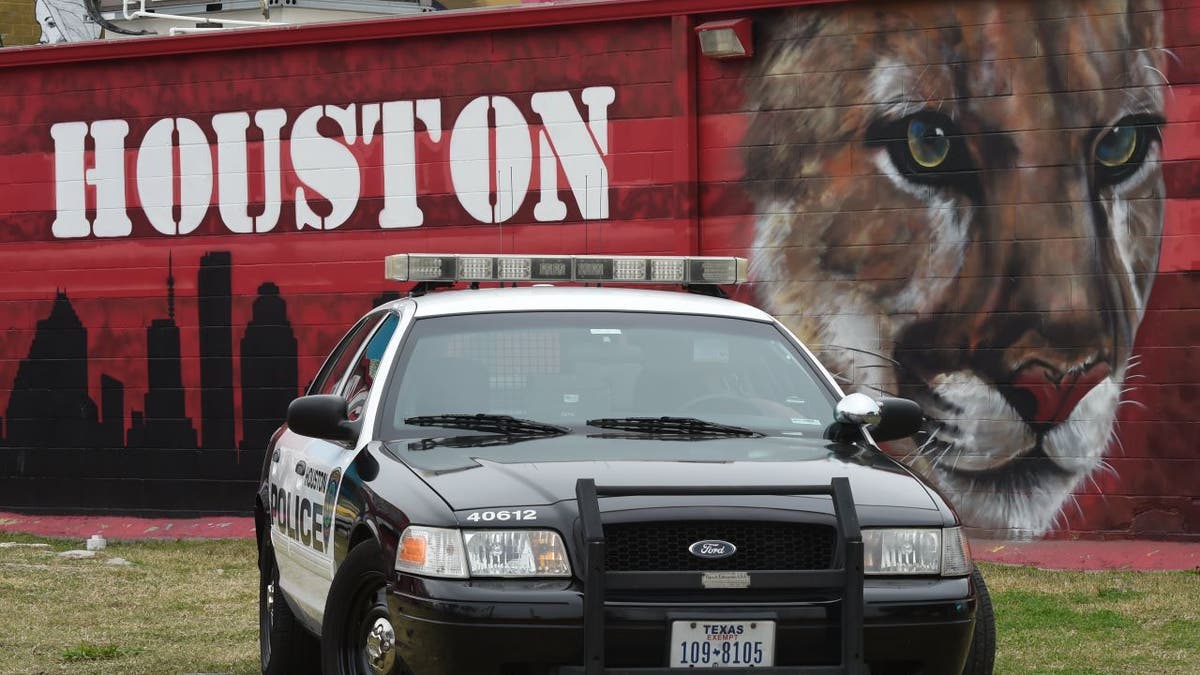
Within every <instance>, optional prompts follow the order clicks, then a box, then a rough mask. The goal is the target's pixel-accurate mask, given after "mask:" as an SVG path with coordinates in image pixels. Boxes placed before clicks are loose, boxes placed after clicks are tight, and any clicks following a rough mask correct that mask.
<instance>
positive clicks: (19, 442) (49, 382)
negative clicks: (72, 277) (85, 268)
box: [4, 290, 98, 448]
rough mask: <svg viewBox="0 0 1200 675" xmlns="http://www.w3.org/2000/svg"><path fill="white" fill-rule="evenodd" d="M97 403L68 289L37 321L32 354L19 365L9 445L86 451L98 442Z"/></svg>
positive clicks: (9, 413) (9, 412) (83, 338)
mask: <svg viewBox="0 0 1200 675" xmlns="http://www.w3.org/2000/svg"><path fill="white" fill-rule="evenodd" d="M96 413H97V410H96V403H95V402H94V401H92V399H91V398H90V397H89V396H88V363H87V329H86V328H84V326H83V323H82V322H81V321H80V320H79V315H78V314H76V313H75V309H74V308H73V307H72V306H71V301H70V299H68V298H67V293H66V291H65V290H64V291H56V292H55V296H54V305H53V306H52V307H51V308H50V315H49V316H47V317H46V318H45V319H42V320H40V321H38V322H37V330H36V332H35V333H34V335H33V344H32V345H31V346H30V347H29V356H27V357H26V358H25V359H23V360H22V361H21V363H20V365H19V366H17V377H16V380H14V381H13V386H12V394H11V395H10V396H9V399H8V409H7V410H6V411H5V415H4V416H5V417H6V418H7V419H8V428H7V432H8V433H7V437H6V440H7V442H8V445H10V446H16V447H31V448H84V447H93V446H95V445H96V443H97V431H98V427H97V420H96Z"/></svg>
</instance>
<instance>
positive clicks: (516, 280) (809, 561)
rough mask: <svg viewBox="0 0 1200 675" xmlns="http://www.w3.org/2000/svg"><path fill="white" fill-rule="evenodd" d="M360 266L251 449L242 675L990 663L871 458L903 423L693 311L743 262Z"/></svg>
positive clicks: (714, 308)
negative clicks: (248, 662) (370, 276)
mask: <svg viewBox="0 0 1200 675" xmlns="http://www.w3.org/2000/svg"><path fill="white" fill-rule="evenodd" d="M386 270H387V276H388V277H389V278H391V279H394V280H396V281H403V282H415V284H416V285H415V286H414V287H413V289H412V292H411V294H410V296H409V297H406V298H403V299H400V300H397V301H394V302H390V303H388V304H385V305H382V306H380V307H378V308H376V309H375V310H373V311H371V312H370V313H369V314H367V315H366V316H364V317H363V318H362V319H361V320H359V321H358V322H357V323H356V324H355V325H354V326H353V327H352V328H350V330H349V332H347V333H346V335H345V337H343V338H342V340H341V341H340V342H339V343H338V345H337V346H336V348H335V349H334V351H333V353H332V354H331V355H330V356H329V358H328V360H327V361H326V362H325V364H324V366H323V367H322V368H321V370H320V372H319V373H318V374H317V376H316V378H315V380H314V381H313V383H312V384H311V386H310V387H309V389H308V391H307V395H305V396H303V397H301V398H298V399H296V400H295V401H294V402H293V403H292V404H291V406H290V408H289V409H288V416H287V423H286V425H285V426H283V427H282V428H281V429H280V430H279V431H278V432H277V433H276V434H275V435H274V437H273V439H272V442H271V446H270V447H269V448H268V452H267V456H266V462H265V466H264V467H263V476H262V483H261V486H260V490H259V492H258V494H257V500H256V506H257V509H256V515H257V518H256V522H257V533H258V541H259V567H260V570H261V584H260V594H259V596H260V602H259V613H260V632H261V640H260V646H261V653H262V670H263V672H264V673H270V674H280V673H287V674H292V673H304V672H317V671H323V672H325V673H331V674H334V675H349V674H370V675H383V674H404V675H452V674H453V675H571V674H579V675H603V674H609V675H616V674H630V675H632V674H643V675H669V674H671V673H678V672H681V671H682V670H685V669H695V668H713V669H721V670H722V671H723V672H729V673H737V672H741V673H763V674H771V673H775V674H782V673H788V674H800V673H859V674H865V673H868V672H870V673H875V674H877V675H878V674H882V673H923V674H925V675H938V674H947V675H959V674H960V673H969V674H971V675H975V674H978V673H990V672H991V667H992V659H993V653H994V635H995V629H994V625H993V618H992V612H991V605H990V601H989V600H988V594H987V590H986V587H985V585H984V581H983V578H982V577H981V576H980V574H979V572H978V571H977V570H975V569H973V566H972V564H971V560H970V556H969V551H968V546H967V542H966V541H965V539H964V536H963V532H962V530H961V528H960V523H959V520H958V518H957V516H956V515H955V513H954V511H953V510H952V509H951V507H950V506H949V505H948V504H947V503H946V501H945V500H944V499H943V498H942V497H941V496H939V495H938V493H937V492H936V491H935V490H933V489H932V488H931V487H930V486H928V485H927V484H925V483H924V482H922V480H921V479H920V478H918V477H917V476H916V475H914V474H913V473H912V472H910V471H909V470H908V469H906V468H905V467H904V466H903V465H901V464H899V463H898V462H896V461H894V460H892V459H890V458H889V457H887V456H886V455H885V454H883V453H882V452H881V451H880V450H879V449H878V448H877V447H876V445H875V442H876V441H882V440H889V439H896V438H902V437H905V436H908V435H911V434H913V433H915V432H916V431H917V429H918V427H919V425H920V423H921V420H922V416H921V411H920V408H919V407H918V406H917V405H916V404H915V403H913V402H911V401H906V400H903V399H892V398H884V399H880V400H875V399H872V398H869V397H867V396H865V395H862V394H851V395H849V396H846V395H844V394H843V393H842V391H841V390H840V389H839V387H838V385H837V384H836V382H835V381H834V379H833V378H832V377H831V376H830V374H829V373H828V372H827V371H826V370H824V369H823V368H822V367H821V365H820V364H819V363H818V362H817V361H816V359H815V358H814V357H813V355H812V354H811V353H810V352H809V351H808V349H806V348H805V346H804V345H803V344H801V343H800V342H799V341H798V340H797V339H796V338H795V337H794V336H793V335H792V334H790V333H789V332H788V331H787V330H786V329H785V328H784V327H783V326H782V325H780V323H779V322H777V321H776V320H775V319H773V318H772V317H771V316H769V315H767V314H765V313H763V312H762V311H760V310H758V309H756V308H754V307H751V306H748V305H745V304H741V303H738V302H734V301H731V300H728V299H724V298H723V297H720V296H722V295H724V294H723V293H722V292H721V288H722V285H726V284H736V283H740V282H742V281H744V280H745V274H746V261H745V260H744V259H740V258H715V257H703V258H701V257H600V256H515V255H504V256H498V255H430V254H421V255H417V254H405V255H394V256H389V257H388V258H387V259H386ZM637 283H642V284H654V285H656V286H682V287H684V290H685V291H690V292H681V291H679V290H647V289H633V288H628V287H625V286H630V285H633V284H637ZM464 285H469V286H470V287H471V288H469V289H467V288H461V287H462V286H464ZM481 285H482V286H499V287H497V288H480V286H481ZM618 285H619V286H623V287H621V288H616V287H613V286H618ZM456 286H457V287H459V289H458V290H453V287H456ZM518 286H519V287H518Z"/></svg>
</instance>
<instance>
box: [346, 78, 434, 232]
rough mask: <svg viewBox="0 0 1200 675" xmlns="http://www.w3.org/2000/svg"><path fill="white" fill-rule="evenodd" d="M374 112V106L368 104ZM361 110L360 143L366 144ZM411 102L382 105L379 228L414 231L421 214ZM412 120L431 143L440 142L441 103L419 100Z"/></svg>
mask: <svg viewBox="0 0 1200 675" xmlns="http://www.w3.org/2000/svg"><path fill="white" fill-rule="evenodd" d="M372 107H374V108H375V109H376V110H378V108H379V106H378V104H372ZM367 108H368V106H363V142H364V143H370V142H371V141H370V137H369V134H370V133H371V132H370V131H368V129H370V130H374V128H375V125H374V123H371V124H370V125H369V126H368V124H367V121H366V120H367V116H366V109H367ZM413 108H414V106H413V102H412V101H388V102H387V103H384V104H383V211H381V212H380V213H379V226H380V227H388V228H392V227H417V226H419V225H421V224H422V223H424V222H425V214H424V213H423V212H422V211H421V208H420V207H419V206H417V136H416V124H415V120H414V119H413V117H414V115H413ZM416 119H418V120H421V123H422V124H424V125H425V132H426V133H427V134H428V135H429V139H430V140H432V141H433V142H434V143H439V142H441V140H442V102H441V101H439V100H437V99H421V100H419V101H417V102H416Z"/></svg>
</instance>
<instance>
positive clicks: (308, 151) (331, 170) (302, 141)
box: [291, 103, 361, 230]
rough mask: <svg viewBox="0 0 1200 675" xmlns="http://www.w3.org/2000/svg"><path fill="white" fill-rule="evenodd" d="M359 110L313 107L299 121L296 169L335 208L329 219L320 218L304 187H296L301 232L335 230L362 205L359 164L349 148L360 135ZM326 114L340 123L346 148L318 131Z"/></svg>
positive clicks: (295, 135)
mask: <svg viewBox="0 0 1200 675" xmlns="http://www.w3.org/2000/svg"><path fill="white" fill-rule="evenodd" d="M355 107H356V106H355V104H353V103H351V104H350V105H348V106H346V107H345V108H339V107H337V106H333V105H327V106H313V107H312V108H309V109H308V110H305V111H304V112H302V113H300V116H299V117H297V118H296V124H295V125H294V126H293V127H292V145H291V148H292V166H293V167H295V169H296V175H297V176H298V177H299V178H300V180H301V181H303V182H304V183H305V184H307V185H309V186H310V187H312V189H313V190H315V191H317V192H318V193H319V194H320V195H322V196H324V197H325V199H327V200H329V203H330V204H331V205H332V207H333V209H332V211H331V212H330V214H329V217H327V218H326V217H322V216H318V215H317V214H316V212H314V211H313V210H312V207H311V206H309V204H308V200H307V199H306V198H305V192H304V188H302V187H298V188H296V229H297V230H303V229H304V228H305V227H312V228H316V229H318V230H332V229H334V228H336V227H337V226H339V225H341V224H342V223H344V222H346V221H347V220H349V219H350V215H351V214H352V213H354V207H355V206H357V205H358V196H359V189H360V187H361V185H360V183H361V176H360V175H359V170H358V161H357V160H356V159H354V155H353V154H352V153H351V152H350V149H349V148H347V147H346V146H347V145H353V144H354V141H355V138H356V137H357V135H358V131H357V126H358V124H357V122H356V118H357V112H356V110H355ZM322 111H324V116H325V117H328V118H330V119H332V120H333V121H334V122H336V123H337V125H338V127H339V128H340V129H341V131H342V138H343V139H344V140H345V145H343V144H342V143H341V142H339V141H337V140H335V139H332V138H326V137H325V136H322V135H321V134H320V133H319V132H318V131H317V122H319V121H320V119H321V117H322Z"/></svg>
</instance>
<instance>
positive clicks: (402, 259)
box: [384, 253, 747, 285]
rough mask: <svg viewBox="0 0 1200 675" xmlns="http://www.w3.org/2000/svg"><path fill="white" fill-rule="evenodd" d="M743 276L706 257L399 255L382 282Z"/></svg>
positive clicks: (389, 261)
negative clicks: (386, 279)
mask: <svg viewBox="0 0 1200 675" xmlns="http://www.w3.org/2000/svg"><path fill="white" fill-rule="evenodd" d="M746 270H747V264H746V259H745V258H734V257H709V256H644V257H643V256H600V255H565V256H564V255H559V256H541V255H485V254H465V253H464V254H453V253H447V254H443V253H398V254H396V255H389V256H387V257H386V258H385V259H384V276H385V277H386V278H388V279H391V280H392V281H438V282H455V281H596V282H600V281H609V282H615V283H627V284H636V283H643V284H688V285H695V284H740V283H742V282H744V281H746Z"/></svg>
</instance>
